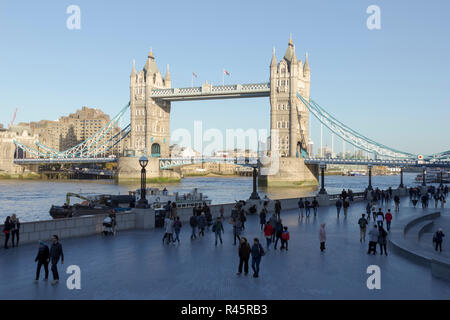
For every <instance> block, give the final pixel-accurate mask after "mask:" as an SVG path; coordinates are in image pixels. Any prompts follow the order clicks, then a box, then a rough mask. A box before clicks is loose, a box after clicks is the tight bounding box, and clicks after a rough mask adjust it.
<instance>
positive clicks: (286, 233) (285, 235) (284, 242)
mask: <svg viewBox="0 0 450 320" xmlns="http://www.w3.org/2000/svg"><path fill="white" fill-rule="evenodd" d="M289 238H290V235H289V231H288V227H283V232H282V233H281V248H280V250H283V249H286V251H287V250H288V241H289Z"/></svg>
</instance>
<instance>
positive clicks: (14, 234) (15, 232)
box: [10, 214, 20, 248]
mask: <svg viewBox="0 0 450 320" xmlns="http://www.w3.org/2000/svg"><path fill="white" fill-rule="evenodd" d="M10 223H11V242H12V246H13V248H14V240H16V247H18V246H19V231H20V222H19V218H17V217H16V215H15V214H13V215H12V216H11V221H10Z"/></svg>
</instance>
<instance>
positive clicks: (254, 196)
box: [250, 160, 261, 200]
mask: <svg viewBox="0 0 450 320" xmlns="http://www.w3.org/2000/svg"><path fill="white" fill-rule="evenodd" d="M258 167H259V160H258V164H257V165H255V166H253V192H252V194H251V195H250V199H251V200H259V199H261V198H260V197H259V194H258V185H257V180H256V179H257V178H258Z"/></svg>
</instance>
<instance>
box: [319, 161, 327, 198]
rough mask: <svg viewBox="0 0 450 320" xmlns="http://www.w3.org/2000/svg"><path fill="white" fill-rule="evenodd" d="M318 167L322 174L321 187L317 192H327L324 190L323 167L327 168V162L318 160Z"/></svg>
mask: <svg viewBox="0 0 450 320" xmlns="http://www.w3.org/2000/svg"><path fill="white" fill-rule="evenodd" d="M319 167H320V171H321V174H322V187H321V188H320V191H319V194H327V191H326V190H325V169H326V168H327V164H326V163H325V162H320V164H319Z"/></svg>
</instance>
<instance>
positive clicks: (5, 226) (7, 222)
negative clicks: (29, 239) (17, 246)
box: [3, 216, 12, 249]
mask: <svg viewBox="0 0 450 320" xmlns="http://www.w3.org/2000/svg"><path fill="white" fill-rule="evenodd" d="M11 229H12V225H11V217H10V216H7V217H6V219H5V222H4V224H3V233H4V234H5V245H4V248H5V249H8V241H9V237H10V233H11Z"/></svg>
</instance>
